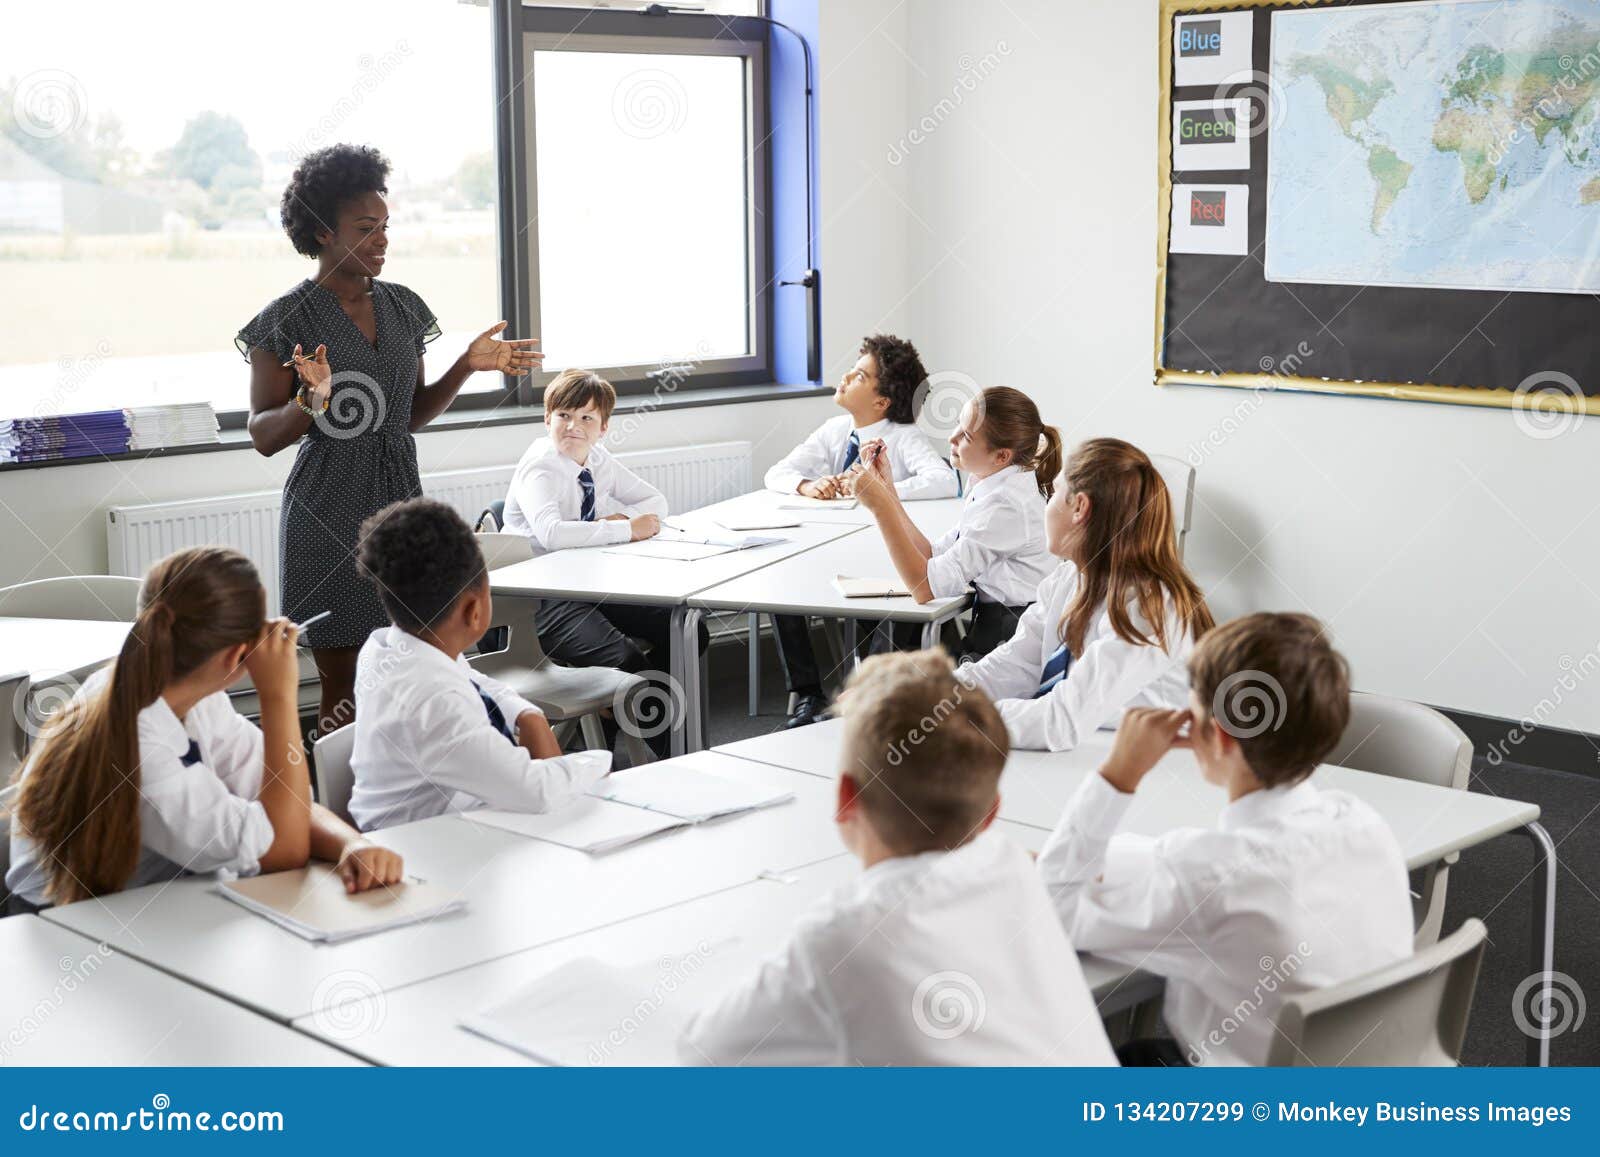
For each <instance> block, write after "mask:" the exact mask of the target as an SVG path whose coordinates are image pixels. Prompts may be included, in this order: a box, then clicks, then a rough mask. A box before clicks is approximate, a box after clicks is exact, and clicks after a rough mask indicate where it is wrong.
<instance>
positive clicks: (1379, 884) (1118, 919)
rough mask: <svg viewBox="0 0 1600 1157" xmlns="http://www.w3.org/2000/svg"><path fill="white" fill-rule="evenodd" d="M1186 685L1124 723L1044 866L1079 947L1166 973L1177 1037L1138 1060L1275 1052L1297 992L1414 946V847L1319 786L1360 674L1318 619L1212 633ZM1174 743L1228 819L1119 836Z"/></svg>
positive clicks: (1142, 1051)
mask: <svg viewBox="0 0 1600 1157" xmlns="http://www.w3.org/2000/svg"><path fill="white" fill-rule="evenodd" d="M1189 681H1190V692H1189V706H1188V708H1187V709H1186V710H1164V709H1161V708H1154V707H1139V708H1133V709H1132V710H1130V711H1128V712H1127V713H1126V714H1125V715H1124V716H1123V717H1122V723H1121V726H1120V727H1119V728H1118V729H1117V736H1116V740H1115V742H1114V744H1113V746H1112V750H1111V754H1110V756H1109V757H1108V758H1107V759H1106V761H1105V763H1104V765H1103V766H1102V767H1101V768H1100V770H1099V771H1098V773H1096V774H1093V775H1090V776H1089V777H1088V778H1087V779H1086V780H1085V781H1084V783H1083V785H1082V787H1081V788H1080V789H1079V790H1078V792H1077V794H1076V796H1075V797H1074V798H1073V800H1072V802H1071V803H1070V804H1069V805H1068V806H1067V809H1066V811H1065V812H1064V813H1063V815H1062V817H1061V820H1060V822H1059V823H1058V824H1057V825H1056V829H1055V831H1054V832H1053V833H1052V834H1051V836H1050V839H1049V840H1048V842H1046V844H1045V846H1044V849H1043V851H1041V852H1040V853H1039V871H1040V873H1041V875H1042V876H1043V878H1044V882H1045V885H1046V886H1047V887H1048V888H1049V889H1050V893H1051V897H1052V899H1053V900H1054V902H1055V907H1056V910H1057V912H1058V913H1059V915H1060V918H1061V921H1062V925H1063V927H1064V928H1065V929H1066V931H1067V933H1068V935H1069V936H1070V937H1071V938H1072V942H1073V943H1074V944H1075V945H1077V946H1078V947H1079V948H1081V949H1082V950H1083V951H1085V952H1094V953H1097V954H1099V955H1101V956H1106V957H1110V958H1111V959H1113V960H1118V961H1121V962H1123V963H1126V964H1131V965H1135V966H1137V967H1139V968H1143V969H1145V970H1147V971H1150V972H1155V973H1158V974H1160V975H1162V976H1164V977H1166V978H1167V985H1166V997H1165V1004H1164V1010H1163V1011H1164V1019H1165V1021H1166V1024H1167V1027H1168V1029H1169V1030H1170V1031H1171V1032H1172V1034H1173V1037H1174V1038H1175V1039H1174V1040H1166V1039H1164V1038H1163V1039H1156V1040H1148V1041H1134V1042H1133V1043H1132V1044H1131V1045H1129V1046H1125V1047H1124V1049H1123V1050H1122V1051H1121V1057H1122V1060H1123V1062H1124V1063H1125V1064H1167V1065H1173V1064H1176V1065H1182V1064H1193V1065H1198V1064H1211V1065H1241V1064H1244V1065H1249V1064H1262V1063H1264V1062H1265V1060H1266V1056H1267V1050H1268V1047H1269V1046H1270V1044H1271V1042H1272V1036H1273V1024H1274V1020H1275V1018H1276V1016H1277V1013H1278V1009H1279V1008H1280V1006H1281V1005H1282V1003H1283V1001H1284V999H1285V998H1286V997H1288V996H1293V995H1296V994H1298V993H1303V992H1307V991H1310V990H1312V989H1316V988H1320V987H1323V986H1325V985H1329V984H1336V983H1339V982H1340V981H1344V980H1348V979H1350V978H1352V977H1355V976H1358V975H1360V974H1362V973H1365V972H1370V971H1372V970H1373V969H1376V968H1380V967H1382V966H1384V965H1386V964H1390V963H1392V962H1394V961H1396V960H1400V959H1403V958H1405V957H1406V956H1409V955H1410V953H1411V943H1412V915H1411V902H1410V892H1409V887H1408V883H1407V878H1406V864H1405V858H1404V856H1403V855H1402V854H1401V851H1400V846H1399V844H1398V843H1397V842H1396V840H1395V837H1394V833H1393V832H1391V831H1390V830H1389V826H1388V825H1387V824H1386V823H1385V822H1384V821H1383V818H1382V817H1381V816H1379V815H1378V814H1377V813H1376V812H1375V811H1373V809H1372V808H1371V807H1369V806H1368V805H1367V804H1366V803H1364V802H1362V801H1361V800H1359V799H1357V798H1355V797H1354V796H1352V795H1350V794H1349V793H1348V792H1343V791H1336V790H1332V789H1323V788H1319V787H1317V786H1316V785H1315V784H1313V783H1311V782H1309V779H1308V777H1309V776H1310V775H1311V773H1312V772H1313V771H1315V770H1316V768H1317V765H1318V764H1319V763H1320V762H1321V761H1322V759H1323V757H1324V756H1326V755H1327V754H1328V752H1330V751H1332V750H1333V748H1334V745H1335V744H1337V743H1338V741H1339V738H1340V736H1341V735H1343V734H1344V729H1345V725H1346V724H1347V723H1348V722H1349V718H1350V676H1349V669H1348V668H1347V666H1346V664H1345V660H1344V657H1343V656H1342V655H1340V654H1339V653H1338V652H1337V651H1335V650H1334V649H1333V647H1332V646H1331V645H1329V643H1328V639H1327V636H1326V633H1325V630H1324V628H1323V626H1322V624H1321V623H1319V622H1318V621H1317V620H1316V619H1314V618H1312V617H1310V616H1309V615H1299V614H1264V613H1263V614H1254V615H1247V616H1246V617H1244V618H1241V619H1235V620H1234V621H1233V622H1231V623H1227V624H1225V625H1223V626H1221V627H1216V628H1213V629H1212V630H1211V631H1210V632H1209V633H1207V634H1206V635H1205V636H1204V637H1203V638H1202V639H1201V640H1200V643H1199V645H1198V647H1197V648H1196V650H1195V652H1194V654H1193V656H1192V657H1191V658H1190V660H1189ZM1179 747H1182V748H1188V749H1190V750H1192V751H1193V752H1194V756H1195V759H1196V761H1197V762H1198V763H1199V765H1200V773H1201V775H1202V776H1204V777H1205V779H1206V781H1207V782H1209V783H1211V784H1214V785H1216V786H1218V787H1220V788H1222V789H1223V790H1224V791H1225V792H1226V793H1227V803H1226V804H1225V806H1224V807H1223V809H1222V814H1221V817H1220V818H1219V821H1218V823H1217V826H1216V827H1215V828H1184V829H1179V830H1177V831H1169V832H1167V833H1166V834H1165V835H1163V836H1161V837H1160V838H1159V839H1156V840H1154V841H1151V840H1146V839H1142V838H1139V837H1135V836H1130V835H1116V834H1115V833H1116V830H1117V827H1118V825H1119V823H1120V822H1121V820H1122V817H1123V815H1124V814H1125V813H1126V812H1127V810H1128V808H1129V806H1130V805H1131V804H1132V803H1133V798H1134V792H1135V791H1136V790H1137V789H1138V787H1139V784H1140V783H1141V782H1142V781H1143V780H1144V778H1145V776H1146V775H1148V774H1149V773H1150V771H1151V769H1152V768H1154V767H1155V766H1156V764H1157V763H1158V762H1159V761H1160V760H1161V758H1162V757H1163V756H1164V755H1166V754H1167V752H1168V751H1170V750H1172V749H1173V748H1179ZM1152 790H1157V791H1162V792H1168V791H1175V792H1180V793H1181V792H1183V791H1184V790H1186V789H1185V787H1184V785H1183V784H1181V783H1178V782H1175V781H1168V782H1166V783H1164V784H1163V785H1162V786H1161V787H1160V788H1157V789H1152ZM1187 790H1191V791H1192V790H1193V789H1192V788H1190V789H1187Z"/></svg>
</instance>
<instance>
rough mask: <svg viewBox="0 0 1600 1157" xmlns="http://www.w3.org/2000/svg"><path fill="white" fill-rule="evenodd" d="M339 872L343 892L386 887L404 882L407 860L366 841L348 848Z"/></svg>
mask: <svg viewBox="0 0 1600 1157" xmlns="http://www.w3.org/2000/svg"><path fill="white" fill-rule="evenodd" d="M337 870H338V873H339V878H340V879H341V880H343V881H344V890H345V891H346V892H350V893H355V892H366V891H369V890H371V889H373V888H381V887H387V886H389V885H393V884H398V883H400V882H401V881H402V880H403V879H405V861H404V860H402V859H401V858H400V854H399V853H398V852H392V851H390V850H389V849H388V848H380V847H379V846H378V845H377V844H369V843H367V842H366V841H365V840H362V841H361V842H359V843H352V844H349V845H347V846H346V847H345V850H344V855H342V856H340V857H339V866H338V869H337Z"/></svg>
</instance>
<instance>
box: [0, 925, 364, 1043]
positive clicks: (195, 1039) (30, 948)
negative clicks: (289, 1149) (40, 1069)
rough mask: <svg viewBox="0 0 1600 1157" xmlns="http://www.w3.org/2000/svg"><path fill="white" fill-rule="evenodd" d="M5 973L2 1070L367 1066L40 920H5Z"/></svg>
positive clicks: (0, 963)
mask: <svg viewBox="0 0 1600 1157" xmlns="http://www.w3.org/2000/svg"><path fill="white" fill-rule="evenodd" d="M0 974H3V975H4V977H5V982H4V983H3V984H0V1068H4V1067H5V1066H7V1065H51V1066H54V1065H72V1066H82V1065H118V1066H121V1065H130V1066H131V1065H138V1066H144V1065H218V1066H223V1065H354V1064H359V1063H360V1062H359V1061H357V1060H356V1059H355V1058H353V1057H351V1056H350V1055H348V1054H347V1053H343V1052H340V1051H339V1050H337V1049H334V1048H329V1047H328V1046H327V1045H326V1044H324V1043H322V1042H321V1041H318V1040H315V1039H313V1038H311V1037H309V1036H306V1035H304V1034H302V1033H299V1032H296V1031H294V1030H293V1029H291V1028H288V1027H286V1026H284V1025H281V1024H278V1023H276V1022H274V1021H270V1020H267V1019H265V1018H264V1017H260V1016H257V1015H255V1014H254V1013H252V1012H249V1011H247V1010H246V1009H243V1008H240V1007H239V1006H238V1005H236V1004H231V1003H229V1002H228V1001H226V1000H221V999H219V998H217V997H215V996H212V995H211V994H210V993H207V992H202V991H201V990H200V989H198V988H195V987H193V986H192V985H188V984H185V983H183V982H182V981H181V980H177V979H175V978H173V977H171V976H168V975H166V974H165V973H163V972H157V971H156V970H155V969H154V968H151V967H149V966H148V965H145V964H141V963H139V961H137V960H134V959H132V958H131V957H129V956H127V955H124V954H123V953H120V952H118V951H116V950H115V949H113V948H110V947H108V946H106V945H104V944H99V943H97V942H95V941H94V940H91V939H88V938H87V937H84V936H80V935H78V934H77V933H75V932H69V931H68V930H67V929H65V928H61V927H58V926H57V925H55V924H52V923H50V922H49V921H47V920H41V919H39V918H38V917H37V916H13V917H10V918H9V919H6V920H0Z"/></svg>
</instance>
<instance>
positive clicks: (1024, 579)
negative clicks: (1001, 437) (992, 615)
mask: <svg viewBox="0 0 1600 1157" xmlns="http://www.w3.org/2000/svg"><path fill="white" fill-rule="evenodd" d="M1045 541H1046V539H1045V529H1044V495H1042V494H1040V493H1039V480H1038V478H1037V477H1035V476H1034V474H1033V472H1032V471H1031V470H1021V469H1019V468H1017V467H1016V466H1007V467H1005V468H1003V469H1001V470H997V471H995V472H994V473H993V474H991V475H989V476H988V477H987V478H981V479H979V480H978V481H976V482H974V483H973V484H972V486H971V487H970V488H969V489H968V491H967V497H966V499H965V500H964V501H963V502H962V504H961V521H960V522H959V523H958V524H957V525H956V526H955V527H954V528H953V529H952V530H950V531H948V532H946V533H945V534H944V536H943V537H941V538H940V539H939V541H938V542H935V543H932V544H931V546H932V548H933V554H932V556H931V557H930V558H929V559H928V588H929V590H931V591H932V592H933V597H934V598H936V599H946V598H950V597H952V596H954V595H960V594H965V593H966V590H967V586H968V585H969V584H970V585H972V586H975V587H977V588H978V594H979V595H980V596H981V597H983V598H985V599H987V600H988V601H990V602H994V603H1004V604H1005V605H1006V606H1008V607H1025V606H1027V605H1028V604H1029V603H1031V602H1033V601H1034V600H1035V599H1037V598H1038V597H1039V587H1040V586H1041V585H1042V584H1043V583H1044V580H1045V579H1046V578H1048V577H1049V576H1050V575H1051V573H1052V572H1053V571H1054V570H1055V569H1056V563H1057V561H1058V560H1057V559H1056V557H1055V556H1054V555H1053V554H1051V553H1050V549H1049V548H1048V547H1047V546H1046V545H1045Z"/></svg>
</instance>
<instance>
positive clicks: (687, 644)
mask: <svg viewBox="0 0 1600 1157" xmlns="http://www.w3.org/2000/svg"><path fill="white" fill-rule="evenodd" d="M785 503H798V498H797V497H796V496H793V495H785V494H778V493H777V492H775V491H771V490H755V491H751V492H750V493H748V494H742V495H739V496H738V497H736V498H730V499H727V500H725V501H723V502H717V503H713V504H712V505H710V506H705V507H701V508H700V509H698V510H691V511H688V512H686V513H683V514H672V515H669V516H668V517H667V519H666V521H667V522H669V523H671V524H673V525H675V526H679V527H682V528H684V529H689V530H706V531H721V530H722V529H723V527H722V524H721V523H719V522H718V520H719V519H726V520H728V521H733V522H738V521H740V520H742V519H757V518H761V519H768V518H770V519H771V520H774V521H794V522H799V523H800V525H799V526H792V527H784V528H781V529H774V530H770V531H752V532H751V533H753V534H761V535H766V536H769V537H773V538H781V539H783V540H784V541H783V542H781V543H776V544H773V545H771V546H763V547H752V548H750V549H748V550H740V551H730V552H729V553H727V554H721V555H714V556H712V557H711V558H704V559H697V560H695V561H693V562H680V561H677V560H673V559H660V558H649V557H647V556H645V555H642V554H641V555H639V556H638V557H632V558H630V557H629V556H628V553H627V552H628V546H627V545H618V546H607V547H589V548H586V549H583V550H558V551H553V552H551V553H550V554H546V555H541V556H540V557H538V558H535V559H530V560H528V561H527V562H519V563H515V564H513V565H511V566H507V567H500V568H498V569H496V570H492V571H490V572H489V585H490V589H491V590H493V591H495V592H496V593H499V594H506V595H518V596H524V597H531V598H551V599H573V600H576V601H579V602H589V603H605V602H618V603H627V604H630V605H639V606H659V607H670V608H671V609H672V624H671V630H670V634H669V640H670V641H669V650H670V651H671V654H670V655H669V656H668V657H667V676H668V678H669V679H670V680H671V681H672V683H673V685H674V686H676V687H678V688H681V689H682V690H683V703H684V710H683V713H682V716H683V717H682V718H681V719H680V720H678V721H677V722H676V724H675V726H674V727H673V730H672V751H673V754H675V755H681V754H683V753H684V752H685V751H698V750H700V749H701V748H702V747H704V731H705V723H704V713H703V710H702V699H701V690H700V689H701V686H702V683H701V680H702V675H701V668H702V664H701V663H700V651H699V647H698V645H697V644H698V638H699V630H700V621H701V619H702V618H703V617H704V611H703V609H701V608H698V607H694V606H692V605H691V604H690V602H689V600H690V598H691V596H693V595H697V594H699V593H701V592H703V591H708V590H710V589H711V588H714V587H717V586H719V585H721V584H724V583H727V582H730V581H732V580H734V579H738V578H740V577H742V576H745V575H748V574H750V573H752V572H759V571H761V570H763V569H766V568H768V567H771V566H774V565H777V564H779V563H781V562H783V561H784V560H786V559H790V558H794V557H796V556H800V555H804V554H808V553H810V552H812V551H814V550H816V549H818V548H820V547H822V546H824V545H826V544H829V543H834V542H837V541H839V540H842V539H846V538H850V539H855V540H856V541H857V542H859V543H860V544H861V546H862V547H863V548H871V547H873V546H875V547H876V550H877V551H878V552H879V553H881V555H882V561H881V562H879V561H877V555H872V556H870V557H869V558H868V559H867V560H865V561H862V562H860V563H856V564H852V565H853V566H854V567H855V569H856V571H857V572H859V573H865V572H862V571H861V570H860V568H861V567H871V568H874V573H876V572H878V571H881V572H883V573H884V575H885V577H893V574H894V568H893V567H892V566H890V565H888V553H887V551H886V550H884V549H883V545H882V541H881V539H879V538H878V537H877V534H876V532H875V531H873V530H871V529H869V528H870V527H871V524H872V521H873V520H872V515H871V514H870V513H869V512H867V511H866V510H864V509H862V508H860V507H856V508H854V509H853V510H837V509H829V508H825V507H819V508H815V509H812V508H807V509H801V510H784V509H782V507H783V505H784V504H785ZM961 505H962V500H961V499H959V498H943V499H934V500H931V501H926V502H908V503H906V509H907V510H909V511H910V512H911V515H912V520H913V521H914V522H915V523H916V524H917V526H918V527H919V528H920V529H921V530H922V531H923V533H924V534H927V535H928V536H929V537H930V538H936V537H938V536H939V535H942V534H943V533H944V532H945V531H946V530H949V529H950V528H951V527H953V526H955V524H956V523H957V522H958V521H959V520H960V517H961ZM867 535H871V538H870V539H869V538H868V537H867ZM619 552H621V553H619ZM839 557H843V558H845V559H850V558H852V557H853V552H852V551H851V550H850V549H848V548H846V549H844V550H843V551H842V554H841V555H840V556H839ZM795 573H801V572H798V571H797V572H795ZM872 601H874V602H878V601H883V600H872ZM888 601H893V602H899V603H908V602H909V601H908V600H888ZM909 605H911V606H913V607H914V606H915V604H914V603H913V604H909ZM858 609H859V608H858ZM957 610H959V607H958V608H957ZM952 613H954V612H952ZM840 617H843V618H847V619H848V618H850V617H851V616H850V615H849V614H846V615H841V616H840ZM946 617H948V616H946ZM919 621H920V620H919ZM752 650H753V649H752ZM752 659H754V655H753V654H752ZM752 686H754V684H752Z"/></svg>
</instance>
